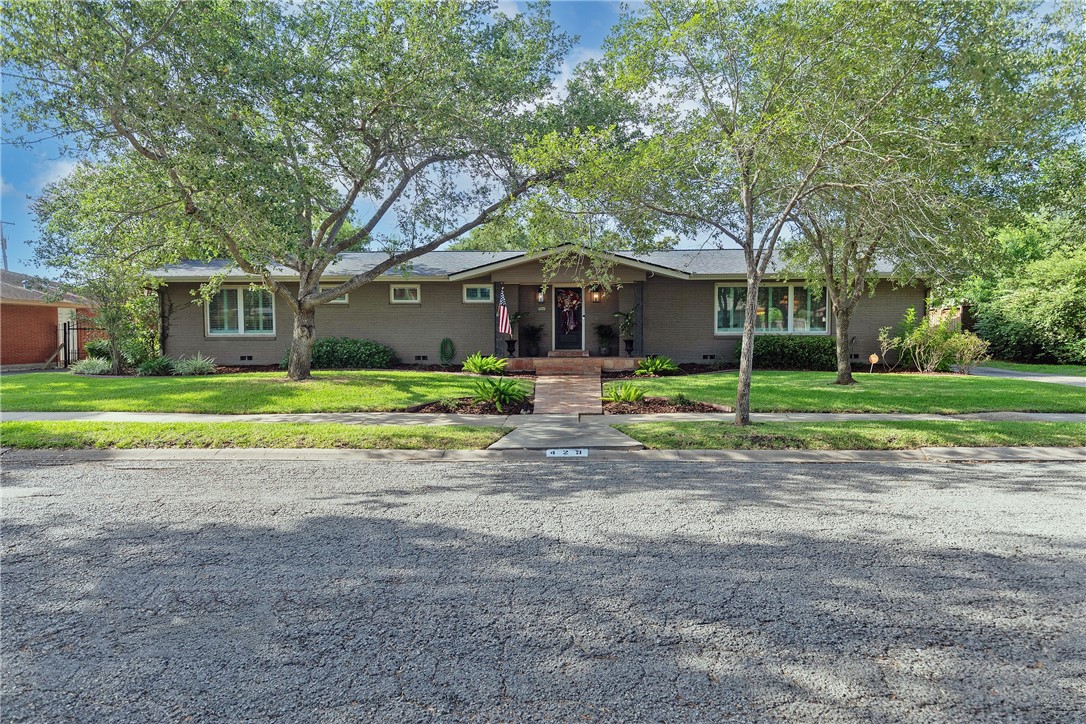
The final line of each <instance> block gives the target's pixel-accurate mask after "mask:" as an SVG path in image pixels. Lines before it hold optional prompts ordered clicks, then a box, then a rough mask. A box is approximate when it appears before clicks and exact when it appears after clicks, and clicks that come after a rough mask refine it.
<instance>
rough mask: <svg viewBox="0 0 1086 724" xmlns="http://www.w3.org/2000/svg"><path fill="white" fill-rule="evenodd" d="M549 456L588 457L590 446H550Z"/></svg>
mask: <svg viewBox="0 0 1086 724" xmlns="http://www.w3.org/2000/svg"><path fill="white" fill-rule="evenodd" d="M547 457H549V458H586V457H588V448H586V447H552V448H548V450H547Z"/></svg>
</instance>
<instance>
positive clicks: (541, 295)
mask: <svg viewBox="0 0 1086 724" xmlns="http://www.w3.org/2000/svg"><path fill="white" fill-rule="evenodd" d="M535 301H536V304H542V303H543V302H545V301H547V293H546V292H545V291H543V287H540V288H539V291H538V292H536V293H535Z"/></svg>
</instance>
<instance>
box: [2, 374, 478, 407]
mask: <svg viewBox="0 0 1086 724" xmlns="http://www.w3.org/2000/svg"><path fill="white" fill-rule="evenodd" d="M313 376H314V378H315V379H312V380H309V381H306V382H288V381H287V380H286V378H285V376H284V373H282V372H245V373H241V374H230V375H208V376H206V377H81V376H79V375H72V374H62V373H56V372H42V373H39V374H19V375H6V376H4V377H3V379H0V409H3V410H7V411H9V412H17V411H28V410H30V411H35V412H100V411H113V412H203V413H224V414H243V413H258V412H260V413H274V412H373V411H388V410H398V409H403V408H405V407H410V406H412V405H418V404H421V403H424V402H433V401H435V400H442V399H447V398H455V397H467V396H469V395H471V394H472V392H473V387H474V383H475V382H476V380H477V379H478V378H475V377H470V376H467V375H458V374H449V373H444V372H410V371H399V370H396V371H391V370H362V371H343V370H336V371H321V372H314V373H313Z"/></svg>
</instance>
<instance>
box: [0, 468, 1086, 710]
mask: <svg viewBox="0 0 1086 724" xmlns="http://www.w3.org/2000/svg"><path fill="white" fill-rule="evenodd" d="M2 482H3V486H4V488H3V494H4V498H3V508H2V515H3V520H2V522H3V531H2V540H3V561H2V566H3V568H2V591H3V601H2V617H3V619H2V624H3V631H2V636H3V640H2V657H3V659H2V663H3V681H2V694H3V698H2V701H0V706H2V718H3V719H4V720H16V721H21V720H37V721H50V722H53V721H63V720H72V721H80V722H92V721H103V720H108V721H134V722H135V721H139V722H144V721H183V720H184V721H208V720H223V719H231V720H247V721H264V720H269V719H279V720H280V721H305V722H324V721H342V720H381V721H395V722H401V721H426V720H444V721H450V720H465V719H471V720H507V721H508V720H539V719H545V720H560V721H571V720H610V721H649V720H653V721H662V720H667V721H683V720H701V721H722V720H737V721H751V720H761V721H767V720H768V721H773V720H775V721H811V722H814V721H818V722H824V721H880V722H884V721H917V722H920V721H923V722H930V721H1018V720H1021V721H1052V722H1072V721H1076V720H1077V721H1083V719H1084V718H1086V714H1084V712H1086V616H1084V613H1086V607H1084V605H1083V603H1084V598H1086V573H1084V557H1086V556H1084V550H1086V546H1084V543H1086V533H1084V522H1086V495H1084V490H1086V466H1084V465H1081V464H1066V463H1064V464H1056V463H1050V464H987V465H962V464H956V465H950V464H948V465H940V464H932V463H923V464H882V465H874V464H871V465H847V466H846V465H804V466H797V465H735V466H731V467H722V466H716V465H708V464H697V463H670V464H658V463H653V464H648V463H646V464H636V463H585V462H580V461H561V462H558V463H553V464H547V463H507V464H500V465H490V464H458V465H451V464H439V463H366V464H353V465H345V464H343V463H312V464H300V463H278V462H277V463H269V464H268V465H266V466H264V465H261V464H257V463H222V462H216V463H168V462H157V463H156V462H140V463H117V462H114V463H83V464H71V465H59V466H43V467H32V466H21V465H12V464H10V463H8V464H6V465H5V467H4V470H3V475H2Z"/></svg>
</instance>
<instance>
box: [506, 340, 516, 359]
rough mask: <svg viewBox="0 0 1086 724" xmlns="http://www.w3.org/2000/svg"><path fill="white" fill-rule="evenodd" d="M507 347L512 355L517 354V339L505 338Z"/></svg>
mask: <svg viewBox="0 0 1086 724" xmlns="http://www.w3.org/2000/svg"><path fill="white" fill-rule="evenodd" d="M505 349H506V351H507V352H509V356H510V357H516V356H517V341H516V340H515V339H507V340H505Z"/></svg>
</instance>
